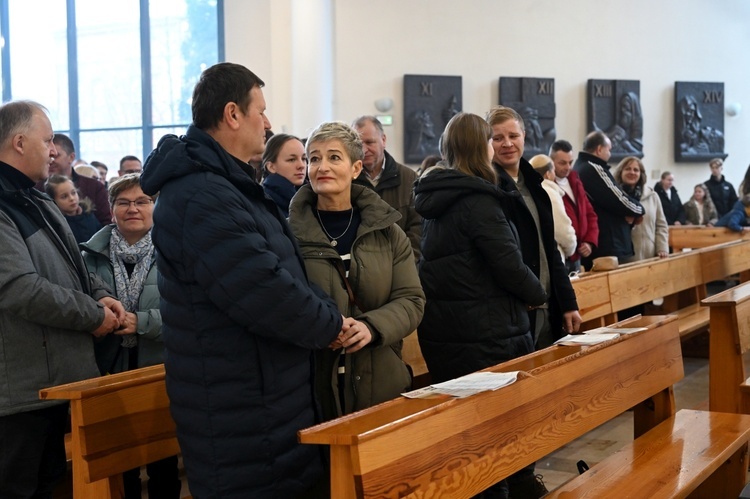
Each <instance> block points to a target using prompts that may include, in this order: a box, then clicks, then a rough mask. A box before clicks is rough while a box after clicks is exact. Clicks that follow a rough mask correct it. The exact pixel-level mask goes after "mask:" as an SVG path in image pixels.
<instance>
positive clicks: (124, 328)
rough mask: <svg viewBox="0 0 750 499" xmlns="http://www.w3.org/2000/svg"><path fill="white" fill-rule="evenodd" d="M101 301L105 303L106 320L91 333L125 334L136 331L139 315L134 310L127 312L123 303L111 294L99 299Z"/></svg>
mask: <svg viewBox="0 0 750 499" xmlns="http://www.w3.org/2000/svg"><path fill="white" fill-rule="evenodd" d="M99 303H101V304H102V305H104V320H103V321H102V323H101V324H99V327H98V328H96V329H95V330H94V331H92V332H91V334H93V335H94V336H97V337H101V336H106V335H108V334H110V333H115V334H117V335H124V334H133V333H135V332H136V326H137V325H138V316H136V315H135V314H134V313H132V312H126V311H125V307H123V306H122V303H120V302H119V301H117V300H115V299H114V298H112V297H111V296H105V297H104V298H102V299H100V300H99Z"/></svg>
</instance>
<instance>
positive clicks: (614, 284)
mask: <svg viewBox="0 0 750 499" xmlns="http://www.w3.org/2000/svg"><path fill="white" fill-rule="evenodd" d="M701 265H702V263H701V256H700V253H699V252H690V253H683V254H675V255H671V256H669V257H668V258H651V259H648V260H644V261H642V262H636V263H631V264H626V265H622V266H620V267H619V268H617V269H615V270H610V271H608V272H587V273H585V274H582V275H581V277H579V278H577V279H573V280H572V281H571V283H572V285H573V289H574V291H575V293H576V299H577V300H578V303H579V308H580V312H581V317H582V319H583V321H584V323H583V329H584V330H587V329H591V328H594V327H599V326H602V325H604V324H607V323H611V322H613V321H614V320H616V317H617V312H620V311H623V310H626V309H629V308H632V307H635V306H637V305H644V304H645V305H647V306H646V313H647V314H649V315H666V314H675V315H677V317H678V320H679V323H678V328H679V331H680V335H681V336H683V337H685V336H688V335H690V334H692V333H694V332H696V331H699V330H700V329H702V328H705V327H707V326H708V313H707V312H706V311H705V310H703V309H701V307H700V300H701V299H702V298H705V296H706V287H705V281H704V278H703V272H702V270H701ZM748 265H750V263H749V264H748ZM657 299H659V300H662V304H661V305H658V306H656V305H652V304H651V303H652V302H653V301H654V300H657Z"/></svg>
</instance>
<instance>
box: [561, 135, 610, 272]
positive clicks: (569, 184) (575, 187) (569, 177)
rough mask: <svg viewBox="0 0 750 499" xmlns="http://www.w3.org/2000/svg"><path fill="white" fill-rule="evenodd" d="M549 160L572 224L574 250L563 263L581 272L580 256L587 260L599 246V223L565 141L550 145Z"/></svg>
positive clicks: (570, 270) (573, 270) (568, 144)
mask: <svg viewBox="0 0 750 499" xmlns="http://www.w3.org/2000/svg"><path fill="white" fill-rule="evenodd" d="M549 157H550V158H552V161H553V162H554V164H555V182H557V185H559V186H560V187H561V188H562V189H563V190H564V191H565V195H564V196H563V203H564V204H565V213H566V214H567V215H568V217H569V218H570V221H571V222H573V230H575V233H576V239H578V247H577V248H576V251H575V253H573V255H572V256H569V257H568V258H567V259H566V260H565V266H566V267H567V269H568V272H578V271H580V270H581V257H584V258H585V257H587V256H589V255H590V254H591V252H592V251H593V250H594V248H596V246H597V245H598V243H599V222H598V219H597V216H596V212H595V211H594V207H593V206H591V203H590V202H589V199H588V197H587V196H586V191H585V190H584V189H583V184H582V183H581V180H580V179H579V178H578V174H577V173H576V172H574V171H573V160H574V158H573V146H572V145H571V144H570V142H568V141H567V140H558V141H556V142H554V143H553V144H552V146H551V147H550V150H549Z"/></svg>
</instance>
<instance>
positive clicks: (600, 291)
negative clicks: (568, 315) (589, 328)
mask: <svg viewBox="0 0 750 499" xmlns="http://www.w3.org/2000/svg"><path fill="white" fill-rule="evenodd" d="M570 283H571V284H572V285H573V290H574V291H575V293H576V300H577V301H578V311H579V313H580V314H581V318H582V319H583V321H584V322H587V321H590V320H592V319H597V318H599V317H604V316H606V315H609V314H611V313H612V303H611V302H610V295H609V279H608V278H607V273H593V272H589V273H587V274H585V275H583V276H581V277H579V278H577V279H571V281H570Z"/></svg>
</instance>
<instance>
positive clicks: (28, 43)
mask: <svg viewBox="0 0 750 499" xmlns="http://www.w3.org/2000/svg"><path fill="white" fill-rule="evenodd" d="M40 13H43V14H41V15H40ZM0 32H1V33H0V34H1V35H2V38H0V76H2V79H3V86H2V88H3V90H2V91H3V101H8V100H11V99H33V100H35V101H38V102H40V103H41V104H43V105H44V106H45V107H47V108H48V109H49V111H50V118H51V120H52V126H53V127H54V129H55V131H56V132H58V133H65V134H67V135H69V136H70V137H71V139H73V142H74V143H75V144H76V146H77V150H76V155H77V157H79V158H83V159H84V160H86V161H93V160H97V161H101V162H103V163H105V164H106V165H107V166H108V167H109V171H110V175H116V172H117V170H118V168H119V161H120V158H121V157H123V156H125V155H127V154H133V155H135V156H139V157H141V158H142V159H143V160H145V158H146V156H147V155H148V154H149V153H150V152H151V150H152V149H153V148H154V147H155V145H156V143H157V142H158V140H159V139H160V138H161V137H162V136H163V135H164V134H166V133H177V134H181V133H184V131H185V128H186V127H187V125H188V124H189V123H190V121H191V110H190V98H191V96H192V90H193V87H194V85H195V83H196V82H197V80H198V77H199V76H200V73H201V71H203V69H205V68H207V67H208V66H211V65H213V64H215V63H217V62H219V61H221V60H223V58H224V53H223V52H224V50H223V38H224V33H223V0H158V1H149V0H120V1H119V2H102V1H101V0H64V1H63V0H35V1H34V2H29V1H28V0H0Z"/></svg>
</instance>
